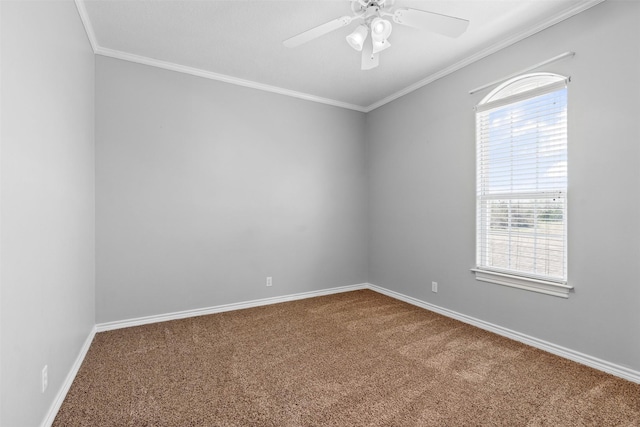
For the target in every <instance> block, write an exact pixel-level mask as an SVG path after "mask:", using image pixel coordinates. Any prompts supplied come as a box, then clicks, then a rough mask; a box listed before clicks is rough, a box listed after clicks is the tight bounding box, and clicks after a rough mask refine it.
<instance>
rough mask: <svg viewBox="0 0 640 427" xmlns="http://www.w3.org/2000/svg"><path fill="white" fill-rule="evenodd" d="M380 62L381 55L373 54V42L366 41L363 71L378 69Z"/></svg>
mask: <svg viewBox="0 0 640 427" xmlns="http://www.w3.org/2000/svg"><path fill="white" fill-rule="evenodd" d="M379 62H380V54H379V53H373V41H371V39H369V40H366V41H365V44H364V45H363V46H362V66H361V69H362V70H371V69H372V68H376V67H377V66H378V64H379Z"/></svg>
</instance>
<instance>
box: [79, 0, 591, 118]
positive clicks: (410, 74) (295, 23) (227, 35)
mask: <svg viewBox="0 0 640 427" xmlns="http://www.w3.org/2000/svg"><path fill="white" fill-rule="evenodd" d="M600 1H602V0H446V1H444V0H396V1H395V4H394V6H396V7H411V8H415V9H422V10H427V11H430V12H436V13H440V14H444V15H450V16H456V17H460V18H464V19H467V20H469V21H470V24H469V28H468V29H467V31H466V32H465V33H464V34H463V35H462V36H460V37H459V38H456V39H451V38H448V37H445V36H440V35H438V34H434V33H430V32H428V31H424V30H416V29H413V28H410V27H404V26H401V25H398V24H395V23H394V24H393V32H392V34H391V36H390V37H389V42H390V43H391V47H390V48H389V49H387V50H385V51H383V52H381V54H380V65H379V67H377V68H375V69H373V70H369V71H362V70H360V53H359V52H356V51H354V50H353V49H351V48H350V47H349V45H348V44H347V43H346V41H345V37H346V36H347V35H348V34H349V33H350V32H351V31H352V30H353V29H354V28H355V27H356V26H357V25H358V22H356V21H354V22H352V23H351V25H349V26H347V27H344V28H341V29H339V30H336V31H334V32H333V33H330V34H327V35H325V36H323V37H321V38H319V39H316V40H314V41H311V42H309V43H307V44H305V45H302V46H299V47H297V48H293V49H289V48H286V47H284V46H283V45H282V41H283V40H285V39H287V38H289V37H292V36H294V35H296V34H298V33H300V32H302V31H305V30H307V29H310V28H312V27H315V26H317V25H320V24H323V23H325V22H328V21H330V20H332V19H335V18H338V17H340V16H344V15H351V7H350V3H349V1H348V0H297V1H296V0H205V1H203V0H200V1H195V0H174V1H171V0H125V1H122V0H76V3H77V5H78V9H79V11H80V14H81V17H82V19H83V22H84V24H85V27H86V28H87V33H88V35H89V38H90V39H91V42H92V44H93V45H94V50H95V51H96V53H98V54H102V55H106V56H112V57H117V58H122V59H129V60H133V61H136V62H141V63H147V64H151V65H157V66H161V67H163V68H168V69H174V70H178V71H184V72H187V73H191V74H196V75H201V76H204V77H209V78H214V79H217V80H223V81H229V82H232V83H237V84H242V85H245V86H250V87H257V88H260V89H265V90H270V91H274V92H279V93H285V94H288V95H293V96H297V97H301V98H306V99H312V100H316V101H320V102H325V103H329V104H333V105H340V106H343V107H346V108H353V109H356V110H360V111H370V110H371V109H373V108H375V107H377V106H379V105H382V104H383V103H385V102H388V101H390V100H392V99H395V98H397V97H399V96H401V95H402V94H404V93H406V92H408V91H410V90H412V89H415V88H417V87H419V86H422V85H424V84H426V83H429V82H430V81H433V80H434V79H436V78H438V77H440V76H442V75H444V74H446V73H448V72H451V71H454V70H455V69H458V68H461V67H462V66H464V65H466V64H468V63H470V62H473V61H474V60H477V59H480V58H481V57H484V56H486V55H488V54H490V53H493V52H494V51H496V50H498V49H500V48H503V47H505V46H507V45H509V44H512V43H514V42H516V41H518V40H521V39H523V38H524V37H527V36H529V35H531V34H533V33H535V32H538V31H540V30H542V29H544V28H547V27H548V26H550V25H552V24H554V23H556V22H559V21H560V20H563V19H566V18H568V17H570V16H573V15H574V14H576V13H578V12H581V11H583V10H585V9H586V8H588V7H591V6H593V5H595V4H597V3H599V2H600ZM557 53H561V52H557ZM554 54H555V53H554ZM541 59H546V58H541Z"/></svg>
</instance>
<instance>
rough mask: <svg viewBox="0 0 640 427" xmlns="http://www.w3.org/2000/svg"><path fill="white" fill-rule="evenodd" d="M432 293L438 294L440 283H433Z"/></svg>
mask: <svg viewBox="0 0 640 427" xmlns="http://www.w3.org/2000/svg"><path fill="white" fill-rule="evenodd" d="M431 292H438V282H431Z"/></svg>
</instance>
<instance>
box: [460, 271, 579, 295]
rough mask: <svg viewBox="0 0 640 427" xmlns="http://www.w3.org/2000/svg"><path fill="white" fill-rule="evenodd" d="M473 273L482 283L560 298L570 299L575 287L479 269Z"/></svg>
mask: <svg viewBox="0 0 640 427" xmlns="http://www.w3.org/2000/svg"><path fill="white" fill-rule="evenodd" d="M471 271H473V272H474V273H475V274H476V280H479V281H481V282H488V283H495V284H496V285H502V286H510V287H512V288H518V289H524V290H527V291H532V292H538V293H541V294H546V295H553V296H555V297H560V298H569V292H571V290H572V289H573V286H569V285H567V284H566V283H559V282H550V281H547V280H541V279H533V278H530V277H524V276H514V275H512V274H505V273H498V272H496V271H488V270H480V269H477V268H472V269H471Z"/></svg>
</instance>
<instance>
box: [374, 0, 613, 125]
mask: <svg viewBox="0 0 640 427" xmlns="http://www.w3.org/2000/svg"><path fill="white" fill-rule="evenodd" d="M603 1H605V0H587V1H585V2H582V3H579V4H577V5H574V6H572V7H570V8H568V9H566V10H564V11H563V12H561V13H560V14H558V15H554V16H553V17H551V18H550V19H547V20H546V21H543V22H540V23H539V24H537V25H536V26H534V27H531V28H528V29H526V30H524V31H520V32H519V33H516V34H514V35H513V36H511V37H509V38H506V39H504V40H502V41H500V42H498V43H496V44H493V45H491V46H489V47H488V48H486V49H483V50H481V51H479V52H478V53H475V54H473V55H471V56H468V57H467V58H465V59H463V60H462V61H460V62H456V63H455V64H453V65H451V66H449V67H447V68H444V69H443V70H441V71H438V72H437V73H434V74H431V75H430V76H428V77H425V78H424V79H422V80H420V81H418V82H416V83H414V84H412V85H411V86H407V87H406V88H404V89H402V90H399V91H398V92H396V93H393V94H391V95H389V96H387V97H386V98H383V99H381V100H380V101H378V102H374V103H373V104H371V105H369V106H367V107H365V112H366V113H368V112H369V111H373V110H375V109H376V108H378V107H382V106H383V105H385V104H388V103H389V102H391V101H395V100H396V99H398V98H400V97H403V96H405V95H407V94H409V93H411V92H413V91H415V90H418V89H420V88H421V87H423V86H426V85H428V84H429V83H433V82H434V81H436V80H438V79H441V78H442V77H445V76H447V75H449V74H451V73H453V72H455V71H458V70H460V69H461V68H464V67H466V66H467V65H471V64H473V63H474V62H476V61H479V60H481V59H483V58H486V57H487V56H489V55H491V54H494V53H496V52H498V51H500V50H502V49H505V48H507V47H509V46H511V45H513V44H515V43H517V42H519V41H522V40H524V39H526V38H527V37H531V36H532V35H534V34H537V33H539V32H541V31H543V30H546V29H547V28H549V27H551V26H553V25H555V24H557V23H559V22H562V21H564V20H565V19H569V18H571V17H572V16H574V15H577V14H578V13H580V12H584V11H585V10H587V9H590V8H592V7H593V6H595V5H597V4H599V3H602V2H603Z"/></svg>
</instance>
